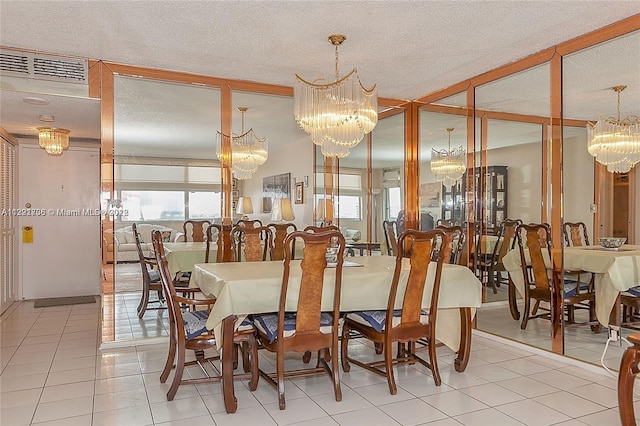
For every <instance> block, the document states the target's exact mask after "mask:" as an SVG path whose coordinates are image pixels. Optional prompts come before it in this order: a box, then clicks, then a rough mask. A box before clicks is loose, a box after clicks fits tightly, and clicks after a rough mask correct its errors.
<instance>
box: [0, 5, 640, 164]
mask: <svg viewBox="0 0 640 426" xmlns="http://www.w3.org/2000/svg"><path fill="white" fill-rule="evenodd" d="M637 13H640V2H639V1H438V2H433V1H394V2H377V1H376V2H372V1H359V2H345V1H340V2H333V1H312V2H296V1H246V2H231V1H228V2H227V1H203V2H197V1H188V2H187V1H163V2H156V1H153V2H150V1H136V2H133V1H109V2H104V1H103V2H99V1H63V2H41V1H6V0H3V1H1V2H0V44H1V45H2V46H5V47H15V48H21V49H30V50H38V51H42V52H50V53H58V54H65V55H73V56H81V57H87V58H93V59H102V60H105V61H113V62H120V63H126V64H132V65H140V66H146V67H154V68H162V69H170V70H178V71H185V72H192V73H197V74H204V75H211V76H216V77H226V78H233V79H239V80H248V81H256V82H262V83H275V84H281V85H286V86H291V85H292V83H293V80H294V74H295V73H298V74H300V75H301V76H302V77H304V78H306V79H309V80H313V79H316V78H320V77H324V78H327V79H331V78H332V76H333V73H334V51H333V48H332V46H331V45H330V44H329V43H328V41H327V36H328V35H329V34H331V33H343V34H346V36H347V41H346V42H345V44H344V45H343V46H342V47H341V48H340V70H341V74H344V73H346V72H348V71H349V70H350V69H351V68H353V67H354V66H357V68H358V72H359V74H360V78H361V79H362V82H363V84H364V85H365V86H370V85H372V84H377V88H378V95H379V96H381V97H390V98H399V99H415V98H418V97H420V96H423V95H425V94H428V93H431V92H433V91H435V90H438V89H442V88H444V87H447V86H449V85H451V84H454V83H456V82H459V81H461V80H464V79H467V78H469V77H472V76H474V75H477V74H480V73H482V72H485V71H487V70H490V69H493V68H495V67H497V66H500V65H503V64H506V63H509V62H512V61H515V60H518V59H520V58H523V57H525V56H528V55H530V54H532V53H535V52H537V51H540V50H543V49H545V48H547V47H549V46H552V45H554V44H557V43H560V42H562V41H566V40H569V39H571V38H574V37H577V36H579V35H582V34H585V33H588V32H589V31H592V30H595V29H598V28H601V27H603V26H605V25H608V24H610V23H613V22H615V21H618V20H621V19H624V18H626V17H629V16H632V15H634V14H637ZM627 44H628V45H627V46H625V47H624V49H627V50H624V51H627V52H628V49H631V51H632V52H634V53H635V55H629V54H628V53H626V54H624V55H621V57H622V58H624V60H623V64H620V63H616V66H615V67H602V66H598V65H596V64H594V63H593V62H594V61H597V59H596V58H594V57H593V56H596V57H599V56H598V55H601V54H602V52H600V53H598V52H593V53H592V57H587V56H582V57H580V56H579V55H576V58H574V64H573V65H574V67H575V68H576V69H578V70H579V72H578V73H576V76H577V77H576V78H575V79H573V80H572V81H570V82H568V83H567V84H566V87H567V88H568V89H571V90H572V92H573V93H574V94H575V96H577V97H576V98H575V99H577V101H576V105H575V106H568V107H567V111H572V112H575V114H576V118H591V119H593V118H595V117H593V114H594V113H595V111H601V110H603V109H604V110H605V111H610V110H611V109H610V108H609V103H607V104H606V105H605V104H602V103H596V102H588V101H586V100H585V99H584V95H583V97H580V94H585V93H588V92H592V93H599V94H600V95H601V96H600V97H601V98H602V99H606V98H607V96H609V97H610V94H606V88H607V87H609V86H610V85H612V84H611V82H609V81H607V82H604V81H599V80H598V81H596V80H597V78H596V77H595V76H593V75H594V74H593V73H590V72H591V71H593V70H596V71H597V70H598V69H600V70H601V71H600V72H599V74H602V75H607V79H608V80H615V79H616V77H619V76H620V75H622V77H620V78H623V79H625V80H626V81H622V82H616V83H615V84H628V85H629V86H630V87H629V89H628V91H627V92H626V93H625V96H626V98H625V99H624V101H627V98H628V102H629V104H630V105H631V104H632V103H633V102H635V103H638V102H640V101H638V99H640V81H637V82H634V81H629V79H631V80H633V79H634V77H633V76H634V75H635V79H636V80H638V79H640V77H638V76H640V72H638V67H639V66H640V61H638V59H637V58H638V55H637V53H638V51H639V48H640V42H639V41H638V37H636V38H635V39H630V40H628V42H627ZM607 52H609V50H608V51H607ZM606 63H607V62H605V64H606ZM585 64H586V66H585ZM634 66H635V67H636V68H634ZM538 71H540V70H538ZM586 71H589V72H586ZM634 73H635V74H634ZM539 74H540V73H539ZM541 74H543V75H544V72H542V73H541ZM590 76H591V77H590ZM542 79H543V80H544V77H542ZM495 84H496V86H494V87H495V88H496V89H495V90H485V94H486V96H485V97H484V99H481V98H480V99H479V100H482V101H483V102H485V103H486V105H487V106H494V107H500V108H502V109H504V108H506V107H507V106H509V108H513V109H514V110H518V108H521V109H524V110H527V111H528V113H533V112H534V111H540V110H545V109H547V108H546V106H547V105H548V103H547V99H546V98H547V96H548V95H547V94H548V89H545V88H544V87H545V86H544V85H545V84H546V85H547V86H546V87H548V83H545V81H540V77H539V76H536V75H534V72H533V71H530V73H529V74H528V75H522V76H520V77H514V79H513V80H510V81H505V82H496V83H495ZM500 85H501V86H500ZM634 85H635V86H637V88H636V89H633V87H634ZM165 89H166V90H167V91H171V89H172V87H171V86H168V87H166V88H165ZM507 90H508V92H507ZM5 93H6V92H4V91H3V92H2V93H0V95H1V96H2V105H1V106H2V109H3V111H0V112H1V113H2V116H1V117H0V118H1V119H2V125H3V127H5V128H7V130H9V131H10V132H11V131H12V128H11V126H12V124H11V123H12V121H14V120H13V119H12V116H11V114H13V113H15V114H18V111H13V109H23V108H24V105H26V104H23V103H22V104H21V103H20V102H14V103H10V101H11V100H13V99H12V98H11V97H10V96H6V95H5ZM154 93H155V94H157V95H160V93H159V92H157V91H156V92H154ZM605 94H606V95H605ZM166 96H168V97H169V98H171V96H172V95H171V94H169V93H167V94H166ZM134 99H136V98H134ZM136 100H138V101H140V104H139V105H140V106H141V107H142V106H144V109H137V110H133V111H128V114H127V111H120V113H123V114H126V115H125V116H126V117H127V118H128V119H129V120H130V122H129V123H128V124H127V125H125V124H123V125H122V126H120V127H119V128H116V132H121V133H120V135H121V136H123V137H124V135H128V134H130V135H132V140H133V139H135V130H136V128H137V130H138V131H140V130H141V129H140V125H141V124H144V125H145V129H146V133H144V136H145V138H146V141H145V140H140V139H139V138H138V141H137V142H136V143H139V144H144V143H145V142H148V141H156V142H157V141H158V140H162V138H163V136H166V134H167V131H166V128H167V127H166V126H169V128H173V129H174V130H175V129H177V128H180V129H189V128H191V129H194V128H195V127H196V126H197V125H198V126H199V123H197V122H196V123H191V122H190V119H191V118H193V117H195V116H196V114H197V113H196V112H195V111H194V110H191V111H190V112H189V113H185V112H183V115H182V118H181V119H180V120H174V121H173V122H170V121H167V120H166V119H163V118H162V114H160V113H156V114H154V110H153V107H154V106H153V105H145V104H144V101H143V100H142V99H141V98H137V99H136ZM634 100H635V101H634ZM78 102H81V101H78ZM613 102H614V103H613V105H614V106H615V98H614V99H613ZM243 103H244V105H243ZM132 105H134V104H132ZM260 105H262V107H268V108H269V109H270V111H271V113H272V115H271V116H270V114H268V113H265V112H264V111H262V112H261V111H260ZM585 105H591V107H590V108H585ZM181 106H182V104H181V103H179V102H176V103H175V108H178V107H181ZM196 106H197V105H196V103H195V102H194V103H192V104H191V105H190V107H194V108H195V107H196ZM237 106H249V107H250V110H249V112H248V113H247V123H248V126H247V127H250V126H251V127H254V129H255V130H256V133H258V135H259V136H263V135H268V136H269V137H270V140H271V141H272V143H278V141H279V140H282V139H285V138H286V139H287V140H288V141H291V140H292V138H293V139H296V138H299V137H301V136H302V137H303V136H304V134H302V135H300V134H299V130H297V129H296V128H295V123H293V119H292V114H291V102H290V100H289V101H288V102H287V100H282V99H278V98H275V97H265V99H262V100H260V99H258V98H257V97H256V95H253V97H251V95H246V96H244V97H243V95H237V94H234V107H237ZM594 106H595V107H596V108H594ZM75 109H76V115H75V117H76V119H77V121H78V123H77V124H76V125H77V126H82V125H83V124H82V123H93V124H95V123H96V121H95V119H94V118H90V119H87V120H82V119H80V117H81V115H82V114H80V113H79V112H78V111H77V110H79V111H87V112H95V108H91V107H87V108H83V107H81V108H77V107H76V108H75ZM637 111H638V110H636V114H637V113H638V112H637ZM156 112H157V111H156ZM284 112H286V115H287V116H288V118H287V119H288V122H287V123H285V122H283V120H277V119H274V117H273V114H279V115H283V113H284ZM50 113H53V114H55V115H59V116H62V115H61V114H59V113H57V112H56V111H50ZM116 113H119V112H118V111H117V112H116ZM206 116H207V117H211V119H210V120H208V121H207V122H206V124H205V127H204V128H201V129H200V130H199V131H200V133H201V134H206V138H207V142H202V143H208V144H210V143H211V135H210V133H211V131H212V129H219V113H217V112H216V111H211V110H209V111H208V112H207V114H206ZM239 119H240V117H239V116H234V124H233V128H234V130H237V128H238V127H239V126H240V123H239ZM21 120H22V121H24V118H22V119H21ZM291 123H293V125H292V124H291ZM37 124H38V123H35V124H33V125H31V127H30V128H35V127H36V125H37ZM172 126H173V127H172ZM27 128H28V126H27V125H26V124H25V125H23V126H22V127H21V128H18V130H14V131H17V132H18V133H20V134H28V131H27V130H25V129H27ZM154 129H155V131H157V132H158V133H154ZM382 130H383V128H381V129H380V131H381V132H382ZM296 131H297V132H298V133H295V132H296ZM386 131H387V130H385V132H386ZM87 132H88V131H86V129H85V130H78V131H74V132H73V134H74V135H78V134H83V135H84V134H87ZM94 132H95V128H94ZM292 132H293V133H292ZM163 133H164V135H163ZM441 133H444V132H441ZM194 138H197V136H196V135H191V134H186V135H185V140H184V141H182V142H184V144H185V145H181V146H182V147H183V148H184V151H185V152H188V151H189V150H190V149H195V150H197V147H189V146H187V145H186V144H187V143H188V140H191V141H193V140H194ZM173 142H174V143H175V140H174V141H173ZM156 146H159V145H156ZM200 146H201V147H202V146H203V145H200ZM131 149H132V150H133V151H135V149H137V148H135V147H132V148H131ZM200 149H202V148H200ZM174 155H175V154H174ZM198 155H200V156H201V155H202V152H201V151H200V153H199V154H198Z"/></svg>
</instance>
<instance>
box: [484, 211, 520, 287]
mask: <svg viewBox="0 0 640 426" xmlns="http://www.w3.org/2000/svg"><path fill="white" fill-rule="evenodd" d="M521 224H522V220H520V219H505V220H503V221H502V223H501V224H500V229H499V230H498V239H497V240H496V243H495V245H494V246H493V250H492V252H491V256H490V258H488V263H487V266H488V275H487V285H489V286H491V288H492V289H493V293H494V294H495V293H497V292H498V289H497V287H500V285H501V284H507V285H508V284H509V277H508V275H507V276H506V277H505V276H504V275H503V272H506V269H505V267H504V264H503V263H502V259H503V258H504V256H505V255H506V254H507V252H509V250H513V249H514V248H515V247H516V229H517V228H518V226H519V225H521Z"/></svg>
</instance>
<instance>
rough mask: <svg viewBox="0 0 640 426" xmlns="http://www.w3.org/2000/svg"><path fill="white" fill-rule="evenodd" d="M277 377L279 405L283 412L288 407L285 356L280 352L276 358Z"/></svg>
mask: <svg viewBox="0 0 640 426" xmlns="http://www.w3.org/2000/svg"><path fill="white" fill-rule="evenodd" d="M276 376H278V377H277V378H278V405H279V406H280V409H281V410H284V409H285V408H286V406H287V404H286V402H285V399H284V354H283V353H282V352H280V351H278V355H277V356H276Z"/></svg>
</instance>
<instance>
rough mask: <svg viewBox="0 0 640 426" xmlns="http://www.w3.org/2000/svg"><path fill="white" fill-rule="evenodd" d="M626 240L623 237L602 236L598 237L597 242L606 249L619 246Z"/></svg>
mask: <svg viewBox="0 0 640 426" xmlns="http://www.w3.org/2000/svg"><path fill="white" fill-rule="evenodd" d="M626 241H627V239H626V238H624V237H602V238H598V243H599V244H600V245H601V246H602V247H604V248H606V249H617V248H620V246H622V245H623V244H624V243H625V242H626Z"/></svg>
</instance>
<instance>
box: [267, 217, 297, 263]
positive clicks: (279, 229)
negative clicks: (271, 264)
mask: <svg viewBox="0 0 640 426" xmlns="http://www.w3.org/2000/svg"><path fill="white" fill-rule="evenodd" d="M267 228H269V229H270V230H271V233H272V235H273V252H272V254H271V260H284V239H285V238H286V237H287V235H289V234H290V233H291V232H295V231H297V230H298V228H297V227H296V225H295V223H286V222H285V223H270V224H268V225H267ZM291 250H292V252H291V257H292V258H294V259H295V257H296V254H295V253H296V246H295V240H294V241H293V247H291Z"/></svg>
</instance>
